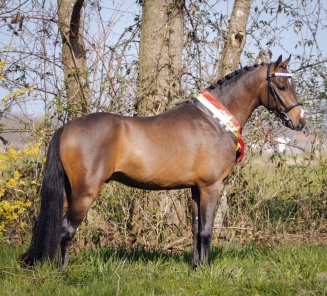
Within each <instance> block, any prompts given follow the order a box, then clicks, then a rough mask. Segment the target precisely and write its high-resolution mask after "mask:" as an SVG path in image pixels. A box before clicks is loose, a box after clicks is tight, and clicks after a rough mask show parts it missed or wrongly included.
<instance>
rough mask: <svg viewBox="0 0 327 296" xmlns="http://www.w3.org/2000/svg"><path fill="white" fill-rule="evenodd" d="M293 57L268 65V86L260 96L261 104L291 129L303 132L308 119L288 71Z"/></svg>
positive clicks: (279, 59) (280, 59)
mask: <svg viewBox="0 0 327 296" xmlns="http://www.w3.org/2000/svg"><path fill="white" fill-rule="evenodd" d="M290 58H291V56H290V57H289V58H288V59H287V60H285V61H284V62H282V56H280V57H279V58H278V60H277V61H276V62H274V63H271V64H268V65H267V67H268V68H267V84H265V85H266V87H264V88H262V90H261V94H260V100H261V103H262V104H263V105H264V106H265V107H266V108H267V109H268V110H269V111H270V112H272V113H274V114H275V115H276V116H277V117H278V118H279V119H280V120H281V122H282V123H283V124H284V125H285V126H287V127H288V128H290V129H293V130H297V131H299V130H301V129H302V128H303V127H304V126H305V123H306V117H305V114H304V111H303V108H302V104H301V103H300V102H299V100H298V99H297V96H296V92H295V83H294V80H293V79H292V74H291V73H290V72H289V71H288V70H287V66H288V63H289V61H290Z"/></svg>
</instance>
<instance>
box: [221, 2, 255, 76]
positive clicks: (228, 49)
mask: <svg viewBox="0 0 327 296" xmlns="http://www.w3.org/2000/svg"><path fill="white" fill-rule="evenodd" d="M252 2H253V1H252V0H235V2H234V7H233V11H232V15H231V18H230V21H229V26H228V35H227V42H226V43H225V47H224V49H223V52H222V57H221V60H220V65H219V72H218V76H219V77H218V78H219V79H220V78H222V77H224V76H225V75H227V74H229V73H231V72H234V71H235V70H237V68H238V66H239V65H240V56H241V53H242V50H243V48H244V45H245V42H246V25H247V22H248V18H249V14H250V8H251V4H252Z"/></svg>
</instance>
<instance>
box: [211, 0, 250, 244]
mask: <svg viewBox="0 0 327 296" xmlns="http://www.w3.org/2000/svg"><path fill="white" fill-rule="evenodd" d="M251 4H252V0H235V2H234V7H233V11H232V15H231V18H230V21H229V27H228V35H227V42H226V43H225V47H224V49H223V52H222V58H221V60H220V65H219V71H218V79H221V78H223V77H224V76H226V75H227V74H229V73H231V72H234V71H236V70H237V69H238V67H239V65H240V56H241V53H242V50H243V48H244V45H245V42H246V25H247V22H248V18H249V14H250V8H251ZM228 209H229V207H228V203H227V192H226V189H224V190H223V192H222V194H221V199H220V203H219V207H218V210H217V213H216V216H215V221H214V225H215V229H216V233H215V235H216V237H217V238H219V236H220V234H221V230H222V227H223V224H224V221H225V220H226V215H227V213H228Z"/></svg>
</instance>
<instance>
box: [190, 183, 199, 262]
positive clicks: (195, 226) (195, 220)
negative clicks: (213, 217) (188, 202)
mask: <svg viewBox="0 0 327 296" xmlns="http://www.w3.org/2000/svg"><path fill="white" fill-rule="evenodd" d="M191 191H192V234H193V241H194V249H193V260H192V266H193V268H196V267H197V266H198V265H199V262H200V254H201V239H200V234H199V223H200V219H199V207H200V191H199V188H198V187H192V188H191Z"/></svg>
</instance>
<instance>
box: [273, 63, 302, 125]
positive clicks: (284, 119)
mask: <svg viewBox="0 0 327 296" xmlns="http://www.w3.org/2000/svg"><path fill="white" fill-rule="evenodd" d="M271 65H272V64H268V70H267V80H268V108H267V109H268V110H269V109H270V108H269V101H270V100H269V93H271V95H272V97H273V99H274V101H275V104H276V110H277V114H276V115H277V117H278V118H279V119H280V120H281V122H282V124H283V125H285V126H287V127H290V125H289V124H291V126H292V127H291V128H292V129H294V125H293V122H292V120H291V119H289V118H288V116H287V113H288V112H289V111H291V110H292V109H293V108H295V107H297V106H302V103H300V102H296V103H294V104H292V105H291V106H289V107H287V106H286V105H285V103H284V102H283V100H282V99H281V98H280V96H279V95H278V93H277V92H276V90H275V88H274V85H273V83H272V81H271V78H272V77H278V76H283V77H289V78H291V77H292V73H271V71H270V70H271ZM281 106H283V108H284V110H283V111H282V110H281ZM269 112H270V113H273V110H269Z"/></svg>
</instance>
